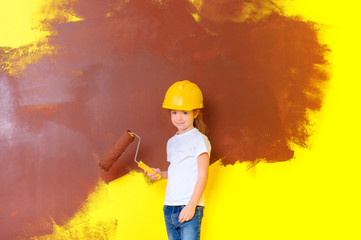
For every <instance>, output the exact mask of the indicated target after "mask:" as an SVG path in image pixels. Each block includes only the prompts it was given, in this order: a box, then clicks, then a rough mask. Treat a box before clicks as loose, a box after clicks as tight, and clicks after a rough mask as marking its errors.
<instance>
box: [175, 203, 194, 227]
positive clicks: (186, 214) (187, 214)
mask: <svg viewBox="0 0 361 240" xmlns="http://www.w3.org/2000/svg"><path fill="white" fill-rule="evenodd" d="M195 211H196V208H195V207H191V206H189V205H186V206H185V207H184V208H183V209H182V211H181V212H180V214H179V218H178V221H179V222H180V223H184V222H187V221H189V220H191V219H192V218H193V216H194V213H195Z"/></svg>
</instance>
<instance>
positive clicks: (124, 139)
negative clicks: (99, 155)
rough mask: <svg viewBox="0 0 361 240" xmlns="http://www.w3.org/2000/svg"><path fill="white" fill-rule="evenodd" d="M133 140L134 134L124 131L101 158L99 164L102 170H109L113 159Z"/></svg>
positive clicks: (113, 161)
mask: <svg viewBox="0 0 361 240" xmlns="http://www.w3.org/2000/svg"><path fill="white" fill-rule="evenodd" d="M133 141H134V135H132V134H131V133H130V132H129V131H127V132H125V133H124V134H123V135H122V136H121V137H120V138H119V139H118V141H117V142H116V143H115V144H114V146H113V147H112V148H111V149H110V150H109V151H108V153H107V154H105V156H104V157H103V159H102V160H101V161H100V162H99V166H100V167H101V168H102V169H104V170H106V171H107V170H109V169H110V168H111V166H113V164H114V163H115V161H116V160H117V159H118V158H119V157H120V155H122V153H123V152H124V151H125V149H126V148H127V147H128V145H129V144H130V143H131V142H133Z"/></svg>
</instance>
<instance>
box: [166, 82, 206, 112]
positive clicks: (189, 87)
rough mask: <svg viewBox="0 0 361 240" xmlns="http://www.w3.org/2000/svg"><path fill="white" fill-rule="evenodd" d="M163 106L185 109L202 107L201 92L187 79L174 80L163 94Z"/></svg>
mask: <svg viewBox="0 0 361 240" xmlns="http://www.w3.org/2000/svg"><path fill="white" fill-rule="evenodd" d="M163 108H167V109H172V110H185V111H190V110H194V109H198V108H203V95H202V92H201V90H200V89H199V87H198V86H197V84H195V83H192V82H190V81H188V80H184V81H179V82H175V83H174V84H173V85H172V86H170V87H169V88H168V90H167V93H166V94H165V97H164V101H163Z"/></svg>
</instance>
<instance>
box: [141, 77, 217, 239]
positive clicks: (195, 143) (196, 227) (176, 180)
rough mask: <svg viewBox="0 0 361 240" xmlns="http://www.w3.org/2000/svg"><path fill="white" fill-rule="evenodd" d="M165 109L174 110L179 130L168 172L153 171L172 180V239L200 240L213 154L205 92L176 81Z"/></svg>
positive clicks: (168, 213) (168, 210)
mask: <svg viewBox="0 0 361 240" xmlns="http://www.w3.org/2000/svg"><path fill="white" fill-rule="evenodd" d="M163 108H166V109H170V114H171V121H172V123H173V125H174V126H175V127H176V128H177V130H178V131H177V133H176V134H175V135H174V136H173V137H172V138H170V139H169V140H168V143H167V161H168V162H170V165H169V167H168V171H161V170H160V169H159V168H153V170H154V171H155V173H159V174H160V175H161V178H164V179H168V182H167V188H166V195H165V201H164V208H163V211H164V218H165V223H166V228H167V234H168V238H169V239H170V240H179V239H182V240H196V239H197V240H198V239H199V238H200V228H201V221H202V217H203V209H204V198H203V192H204V189H205V186H206V183H207V177H208V166H209V157H210V151H211V145H210V142H209V140H208V138H207V137H206V136H205V135H204V132H205V128H206V126H205V125H204V123H203V121H202V118H201V112H200V109H201V108H203V96H202V92H201V90H200V89H199V88H198V86H197V85H196V84H194V83H192V82H190V81H188V80H185V81H179V82H176V83H174V84H173V85H172V86H170V88H169V89H168V91H167V93H166V95H165V98H164V102H163ZM148 176H149V177H150V178H151V179H153V180H156V179H157V177H156V176H154V175H152V174H148Z"/></svg>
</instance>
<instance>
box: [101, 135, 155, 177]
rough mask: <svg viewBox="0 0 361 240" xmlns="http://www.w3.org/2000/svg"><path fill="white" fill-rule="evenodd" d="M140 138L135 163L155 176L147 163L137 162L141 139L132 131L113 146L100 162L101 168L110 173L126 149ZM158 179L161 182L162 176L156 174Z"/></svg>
mask: <svg viewBox="0 0 361 240" xmlns="http://www.w3.org/2000/svg"><path fill="white" fill-rule="evenodd" d="M135 137H137V138H138V145H137V150H136V152H135V157H134V161H135V162H136V163H137V164H138V167H140V168H141V169H143V170H144V171H146V172H147V173H150V174H154V170H153V169H151V168H150V167H148V166H147V165H146V164H145V163H143V162H142V161H139V162H138V161H137V156H138V151H139V146H140V140H141V138H140V137H139V136H138V135H137V134H135V133H134V132H131V131H129V130H128V131H126V132H125V133H124V134H123V135H122V136H121V137H120V138H119V139H118V141H117V142H116V143H115V144H114V145H113V147H112V148H111V149H110V150H109V151H108V153H107V154H105V156H104V157H103V159H102V160H101V161H100V162H99V166H100V167H101V168H102V169H104V170H106V171H108V170H109V169H110V168H111V166H113V164H114V163H115V161H116V160H117V159H118V158H119V157H120V155H122V153H123V152H124V151H125V149H126V148H127V147H128V146H129V144H130V143H131V142H133V141H134V138H135ZM154 175H155V176H156V177H157V179H158V180H159V179H160V178H161V176H160V174H158V173H156V174H154Z"/></svg>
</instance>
